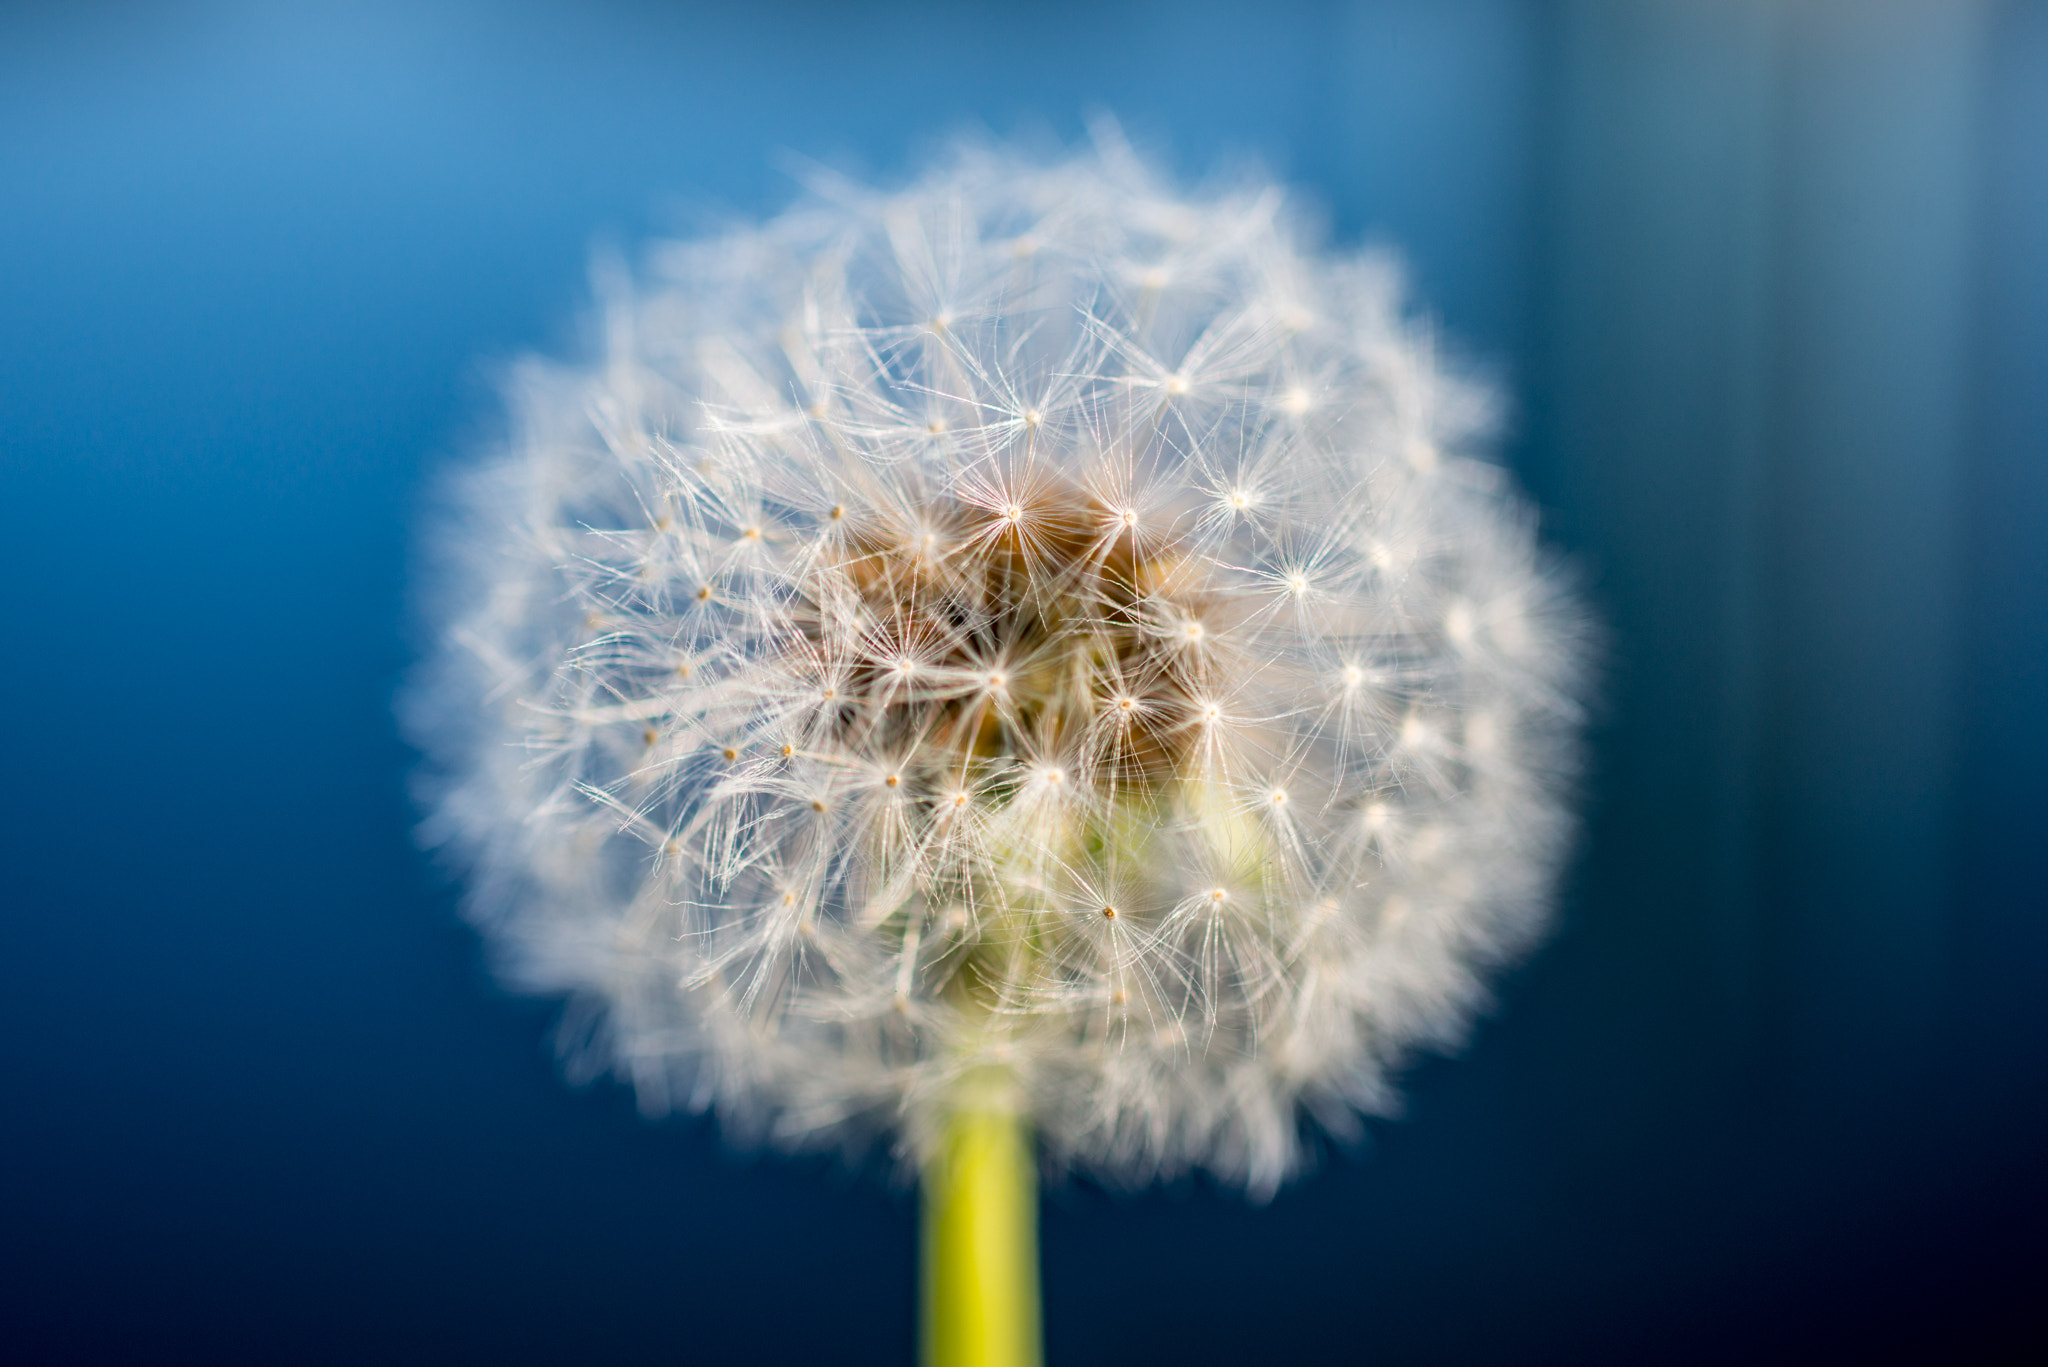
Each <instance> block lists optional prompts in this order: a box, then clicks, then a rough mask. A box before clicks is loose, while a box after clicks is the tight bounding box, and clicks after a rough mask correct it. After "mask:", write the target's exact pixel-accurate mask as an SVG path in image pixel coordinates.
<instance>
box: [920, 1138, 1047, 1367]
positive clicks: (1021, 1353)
mask: <svg viewBox="0 0 2048 1367" xmlns="http://www.w3.org/2000/svg"><path fill="white" fill-rule="evenodd" d="M923 1214H924V1323H923V1326H922V1328H923V1335H922V1337H923V1354H922V1357H923V1363H924V1367H1040V1364H1042V1363H1043V1362H1044V1360H1045V1359H1044V1350H1043V1349H1042V1347H1041V1346H1040V1340H1039V1318H1038V1317H1039V1310H1038V1169H1037V1163H1036V1162H1035V1160H1034V1158H1033V1154H1032V1144H1031V1135H1030V1133H1029V1130H1028V1129H1027V1127H1026V1126H1025V1123H1024V1121H1023V1118H1022V1117H1020V1116H1018V1115H1016V1114H1015V1113H1014V1112H1012V1111H1009V1110H1004V1109H981V1108H976V1107H973V1106H972V1105H969V1106H963V1107H962V1108H961V1109H960V1110H958V1111H955V1112H954V1113H953V1115H952V1116H951V1117H950V1118H948V1120H947V1121H946V1127H945V1131H944V1135H943V1137H942V1139H941V1140H940V1144H939V1151H938V1154H937V1155H936V1156H935V1157H934V1158H933V1159H932V1161H931V1164H930V1165H929V1166H928V1167H927V1168H926V1169H925V1173H924V1212H923Z"/></svg>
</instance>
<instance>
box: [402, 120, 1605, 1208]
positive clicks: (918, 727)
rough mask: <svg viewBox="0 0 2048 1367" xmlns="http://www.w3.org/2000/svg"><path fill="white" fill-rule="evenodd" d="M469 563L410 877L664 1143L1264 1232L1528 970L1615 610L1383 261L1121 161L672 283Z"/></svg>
mask: <svg viewBox="0 0 2048 1367" xmlns="http://www.w3.org/2000/svg"><path fill="white" fill-rule="evenodd" d="M602 304H603V309H602V319H603V344H602V348H601V354H599V355H598V356H596V357H595V358H594V359H593V360H591V361H590V362H588V363H587V364H580V365H554V364H543V363H538V362H534V363H528V364H527V365H525V366H524V367H523V368H521V369H520V370H519V371H518V373H517V375H516V377H515V379H514V382H513V384H512V385H511V399H512V403H513V407H514V413H513V423H512V431H511V435H510V436H509V438H508V439H507V441H506V442H505V443H504V445H503V446H502V448H501V449H499V450H498V451H497V452H495V453H494V455H493V456H492V457H491V458H490V459H489V461H488V462H487V463H485V464H484V465H482V466H481V467H480V468H478V469H475V470H472V471H470V472H469V473H468V474H467V475H466V476H465V477H464V479H463V480H462V482H461V483H460V486H459V488H458V489H457V492H456V498H455V503H456V505H457V511H456V513H455V514H454V515H452V516H450V517H447V518H445V519H443V521H442V522H441V524H440V525H439V526H438V528H437V535H438V536H439V538H440V543H439V546H438V549H439V550H441V551H443V552H445V553H446V555H447V557H448V559H449V562H450V568H449V570H448V572H447V574H446V576H445V582H443V583H442V584H441V585H440V588H441V590H442V593H441V597H440V602H441V607H440V609H439V615H438V616H437V618H436V630H437V631H438V633H439V639H440V642H441V644H440V648H439V653H438V654H437V655H436V656H435V657H434V658H433V659H432V660H430V661H429V662H428V665H427V666H426V668H425V670H424V671H423V673H422V676H421V678H420V680H419V682H418V683H417V684H416V686H415V687H414V689H413V690H412V692H411V695H410V697H409V700H408V705H407V720H408V726H409V729H410V731H411V734H412V735H413V737H414V738H415V740H416V741H417V743H418V744H419V745H420V746H421V747H422V749H424V750H425V751H426V752H427V754H428V755H429V758H430V764H429V769H428V774H427V778H426V786H427V788H428V801H429V804H430V809H431V816H430V818H429V822H428V826H427V831H428V834H429V837H430V839H432V840H434V841H436V842H439V843H442V844H444V845H445V846H447V847H448V848H449V849H450V850H451V851H452V852H453V854H454V855H455V857H456V858H457V860H458V861H459V863H460V864H461V865H462V866H463V867H464V869H465V870H466V872H467V874H468V878H469V883H470V899H469V903H468V905H469V909H470V913H471V914H472V916H473V917H474V918H475V920H476V921H477V922H478V923H479V924H480V925H481V926H482V928H483V929H484V931H485V933H486V935H487V936H488V937H489V938H490V939H491V940H492V941H493V943H494V945H495V947H496V949H497V950H499V951H500V955H501V957H500V962H501V964H502V966H503V968H504V970H505V972H506V973H507V975H508V976H509V978H510V979H511V980H512V981H513V982H514V983H515V984H516V985H518V986H520V987H522V988H524V989H527V990H532V991H537V992H544V993H558V994H564V995H567V996H569V997H570V998H572V1001H573V1003H574V1005H572V1008H571V1015H570V1019H571V1022H572V1026H571V1027H570V1029H569V1036H570V1037H571V1038H572V1046H571V1047H572V1052H574V1053H575V1054H576V1055H577V1057H578V1058H579V1060H580V1061H581V1062H582V1063H583V1064H584V1065H586V1066H593V1067H597V1068H610V1069H614V1070H616V1071H617V1072H618V1073H619V1074H620V1075H621V1076H623V1077H624V1078H625V1079H627V1080H629V1081H630V1082H631V1084H632V1085H633V1086H634V1087H635V1088H636V1089H637V1091H638V1094H639V1097H640V1099H641V1102H642V1104H643V1105H644V1106H645V1107H646V1108H647V1109H649V1110H650V1111H654V1112H661V1111H666V1110H669V1109H671V1108H678V1107H680V1108H687V1109H691V1110H714V1111H716V1112H717V1113H718V1114H719V1115H720V1116H721V1117H722V1118H723V1119H724V1121H725V1122H726V1123H727V1124H728V1126H730V1127H735V1128H736V1129H737V1131H738V1132H739V1133H741V1134H743V1135H751V1136H759V1137H762V1138H766V1139H768V1140H771V1141H773V1142H777V1143H781V1144H786V1145H790V1146H805V1145H818V1144H829V1143H851V1142H859V1141H861V1140H863V1139H864V1138H871V1137H874V1136H876V1135H892V1136H894V1137H895V1138H896V1141H897V1145H898V1148H899V1151H900V1152H902V1153H904V1154H906V1155H907V1156H913V1157H914V1156H916V1155H917V1154H918V1153H919V1151H920V1149H921V1147H922V1146H924V1145H927V1144H928V1142H929V1135H930V1131H931V1127H932V1125H933V1124H934V1123H935V1121H934V1117H936V1116H938V1115H939V1114H940V1113H941V1112H942V1111H943V1110H944V1108H945V1107H946V1106H947V1105H948V1104H949V1103H948V1102H947V1098H948V1097H949V1096H951V1095H954V1094H955V1093H956V1092H957V1090H958V1089H959V1088H962V1087H967V1086H972V1087H979V1088H983V1089H984V1090H986V1089H988V1088H990V1087H994V1088H996V1089H997V1090H999V1091H1001V1092H1002V1093H1003V1095H1005V1096H1006V1097H1007V1098H1008V1099H1009V1100H1008V1103H1007V1104H1012V1105H1015V1106H1017V1107H1019V1108H1021V1109H1022V1111H1023V1113H1024V1114H1025V1115H1026V1116H1027V1117H1028V1119H1029V1121H1030V1123H1031V1124H1032V1126H1033V1127H1034V1128H1035V1130H1036V1131H1037V1133H1038V1134H1039V1135H1040V1136H1041V1138H1042V1140H1043V1142H1044V1144H1045V1146H1046V1151H1047V1154H1048V1156H1049V1158H1050V1159H1051V1161H1053V1162H1054V1163H1056V1164H1062V1165H1071V1166H1076V1167H1079V1168H1082V1169H1085V1170H1087V1171H1089V1172H1091V1173H1093V1174H1095V1175H1097V1176H1100V1177H1102V1178H1104V1179H1106V1180H1109V1181H1112V1182H1118V1183H1130V1182H1142V1181H1147V1180H1151V1179H1153V1178H1155V1177H1159V1176H1165V1175H1171V1174H1175V1173H1179V1172H1183V1171H1186V1170H1189V1169H1193V1168H1200V1169H1204V1170H1207V1171H1209V1172H1211V1173H1213V1174H1215V1175H1216V1176H1217V1177H1219V1178H1221V1179H1223V1180H1225V1181H1228V1182H1232V1183H1236V1184H1240V1185H1243V1186H1244V1187H1246V1188H1248V1189H1249V1190H1251V1191H1253V1192H1254V1193H1255V1194H1265V1193H1270V1192H1271V1191H1272V1190H1273V1189H1274V1187H1275V1186H1276V1185H1277V1184H1278V1183H1279V1182H1281V1181H1282V1180H1284V1179H1285V1177H1286V1176H1288V1175H1289V1173H1290V1172H1292V1171H1293V1170H1294V1169H1295V1167H1296V1166H1297V1165H1298V1163H1299V1162H1300V1159H1301V1154H1302V1149H1303V1135H1304V1121H1305V1120H1307V1119H1312V1120H1314V1121H1315V1122H1318V1123H1320V1124H1321V1125H1323V1126H1324V1127H1326V1128H1328V1129H1330V1130H1332V1131H1334V1132H1337V1133H1340V1134H1341V1133H1345V1132H1348V1131H1350V1130H1353V1129H1355V1127H1356V1125H1357V1123H1358V1117H1359V1115H1360V1114H1371V1113H1378V1112H1384V1111H1386V1110H1388V1109H1389V1108H1390V1107H1391V1105H1392V1103H1393V1100H1394V1098H1393V1094H1392V1091H1391V1089H1390V1085H1389V1080H1388V1075H1389V1071H1390V1069H1392V1068H1394V1067H1395V1066H1397V1065H1398V1064H1399V1062H1400V1061H1401V1060H1402V1059H1403V1058H1404V1057H1405V1056H1406V1055H1407V1054H1408V1053H1410V1052H1411V1051H1412V1050H1414V1049H1415V1048H1417V1047H1437V1048H1444V1047H1450V1046H1452V1045H1455V1044H1456V1043H1457V1041H1458V1040H1459V1038H1460V1037H1461V1035H1462V1032H1463V1031H1464V1029H1465V1028H1466V1026H1467V1024H1468V1022H1469V1020H1470V1017H1471V1016H1472V1014H1473V1012H1474V1011H1475V1010H1476V1009H1477V1008H1478V1006H1479V1005H1480V1004H1481V1002H1482V999H1483V979H1484V977H1485V975H1486V974H1487V972H1488V971H1489V970H1490V969H1492V968H1494V967H1495V966H1497V965H1498V964H1499V963H1500V962H1501V961H1503V960H1504V959H1506V958H1508V957H1510V956H1512V955H1514V954H1515V953H1516V952H1518V951H1520V950H1522V949H1523V948H1525V947H1526V946H1527V945H1528V944H1529V943H1530V942H1531V940H1532V939H1533V937H1534V935H1535V934H1536V932H1537V931H1538V930H1539V929H1540V927H1541V925H1542V922H1543V920H1544V914H1545V910H1546V905H1547V901H1548V897H1549V890H1550V886H1551V883H1552V881H1553V878H1554V873H1555V867H1556V864H1557V862H1558V859H1559V857H1560V851H1561V849H1562V846H1563V844H1564V841H1565V839H1566V837H1567V835H1568V833H1569V827H1570V819H1569V814H1568V810H1567V807H1566V805H1565V803H1564V795H1565V791H1564V790H1565V788H1566V786H1567V783H1568V780H1569V777H1570V773H1571V769H1572V764H1573V757H1574V754H1575V746H1576V733H1577V730H1578V722H1579V707H1578V704H1577V701H1576V699H1577V697H1578V696H1579V694H1580V691H1581V675H1582V672H1583V665H1584V655H1585V649H1584V645H1583V639H1584V635H1585V631H1584V619H1583V617H1582V615H1581V613H1580V610H1579V609H1578V607H1577V605H1576V604H1575V603H1574V601H1573V600H1572V598H1571V596H1570V595H1569V593H1567V592H1566V591H1565V589H1564V588H1563V587H1562V586H1561V585H1560V583H1559V581H1558V579H1557V577H1556V576H1555V575H1554V574H1553V573H1552V572H1551V571H1550V569H1548V568H1547V565H1546V561H1545V558H1544V556H1543V555H1542V553H1541V551H1540V549H1539V546H1538V544H1537V540H1536V536H1535V529H1534V520H1533V518H1532V516H1531V515H1530V513H1529V511H1528V510H1527V509H1526V507H1525V506H1524V505H1523V504H1522V503H1521V502H1520V501H1519V500H1518V499H1517V497H1516V496H1515V494H1514V493H1513V491H1512V489H1511V488H1510V487H1509V485H1508V481H1507V478H1506V476H1505V475H1504V474H1503V472H1502V471H1501V470H1500V469H1499V468H1498V467H1496V466H1494V465H1491V464H1487V463H1485V462H1484V461H1483V460H1482V459H1480V458H1479V457H1480V456H1481V455H1483V453H1484V443H1485V442H1486V440H1487V438H1488V434H1489V431H1490V427H1491V424H1492V422H1493V420H1494V408H1495V405H1494V402H1493V399H1492V396H1491V395H1490V394H1489V392H1487V391H1486V390H1485V389H1484V388H1483V387H1481V386H1478V385H1476V384H1473V383H1471V382H1469V381H1467V380H1464V379H1461V378H1459V377H1457V376H1455V375H1452V374H1448V373H1446V371H1445V369H1444V368H1442V367H1441V366H1440V364H1439V361H1438V359H1437V356H1436V353H1435V350H1434V347H1433V345H1432V340H1431V334H1430V332H1429V330H1428V329H1427V328H1426V327H1425V326H1423V325H1421V324H1419V323H1417V322H1415V321H1413V320H1412V319H1410V318H1409V317H1408V316H1406V315H1405V314H1404V311H1403V309H1404V304H1403V299H1402V296H1401V293H1400V280H1399V274H1398V271H1397V270H1396V269H1395V267H1394V266H1393V265H1392V264H1391V263H1390V262H1389V261H1388V260H1387V259H1385V258H1384V257H1382V256H1378V255H1372V254H1362V255H1342V254H1328V253H1322V252H1319V251H1317V250H1314V249H1312V247H1311V246H1309V245H1308V244H1307V242H1306V239H1305V236H1304V234H1303V232H1302V231H1301V229H1300V228H1299V227H1298V226H1297V224H1296V222H1295V219H1294V218H1293V216H1292V215H1291V213H1290V208H1289V203H1288V200H1287V199H1286V197H1285V196H1284V195H1283V194H1282V192H1281V191H1280V190H1278V189H1277V188H1276V187H1274V186H1272V185H1271V184H1265V183H1257V182H1252V183H1236V184H1233V185H1230V186H1227V187H1223V188H1218V189H1213V190H1209V191H1203V192H1187V191H1183V190H1181V189H1179V188H1177V187H1176V186H1174V185H1173V184H1172V183H1171V182H1169V181H1168V180H1166V179H1165V178H1164V177H1162V176H1161V175H1159V174H1157V173H1156V172H1155V171H1153V170H1152V169H1151V168H1150V167H1149V166H1147V165H1146V164H1145V163H1143V162H1142V161H1141V160H1139V159H1137V158H1135V157H1134V156H1132V155H1131V154H1130V152H1129V151H1128V149H1127V148H1125V147H1124V146H1123V145H1122V144H1121V143H1120V142H1119V141H1118V140H1117V139H1116V137H1115V136H1114V135H1113V133H1107V132H1105V133H1103V134H1101V135H1099V136H1098V138H1097V140H1096V145H1095V147H1094V148H1093V149H1092V150H1090V151H1088V152H1085V153H1083V154H1080V155H1074V156H1070V157H1066V158H1064V159H1050V160H1047V159H1032V158H1030V157H1027V156H1025V155H1023V154H1020V153H1018V152H1015V151H1013V150H1010V149H1007V148H1005V147H1002V146H1000V145H985V146H972V145H968V146H961V147H957V148H955V149H954V150H953V151H952V152H951V153H950V154H949V155H948V156H946V157H945V158H944V159H942V160H941V161H939V162H938V163H937V164H936V165H935V166H934V167H933V168H932V169H931V170H929V172H928V173H927V174H925V175H924V176H923V178H922V179H919V180H917V181H916V182H914V183H913V184H911V185H910V186H909V187H908V188H906V189H902V190H899V191H895V192H882V191H872V190H868V189H864V188H861V187H857V186H851V185H847V184H843V183H838V182H830V183H826V184H823V185H820V186H818V187H816V188H814V189H813V191H812V192H811V193H810V195H809V197H808V198H806V199H805V200H803V201H802V202H800V203H799V204H798V205H797V206H796V207H794V208H792V209H790V210H789V211H787V212H786V213H784V214H782V215H781V216H780V217H777V218H774V219H772V220H770V221H768V222H767V223H765V224H762V225H759V226H755V227H747V228H742V229H737V230H732V231H728V232H725V233H723V234H721V235H715V236H712V237H709V238H706V239H704V240H698V241H688V242H676V243H670V244H665V245H662V246H660V247H658V248H657V249H656V250H654V251H653V252H652V253H651V254H650V257H649V259H648V262H647V264H646V265H645V267H644V268H643V269H641V270H640V272H639V274H638V276H637V278H635V279H633V280H630V281H628V280H626V279H624V278H623V277H621V278H618V279H615V280H614V281H613V282H612V284H611V285H610V286H609V287H608V288H607V289H606V290H605V291H604V298H603V300H602Z"/></svg>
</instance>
